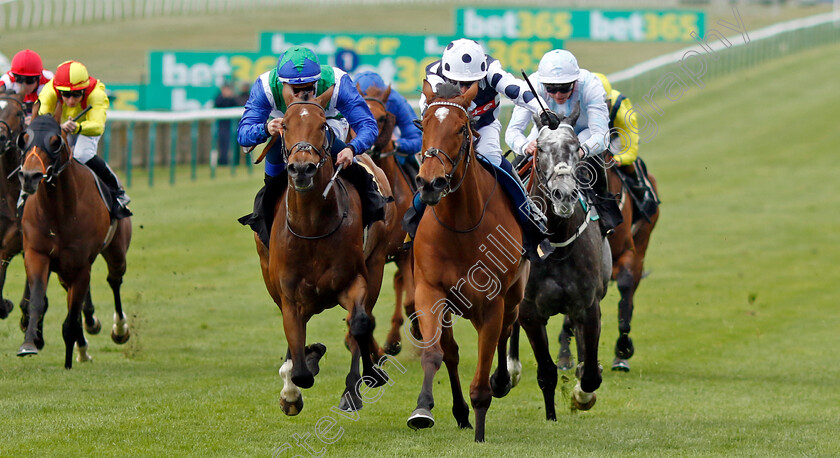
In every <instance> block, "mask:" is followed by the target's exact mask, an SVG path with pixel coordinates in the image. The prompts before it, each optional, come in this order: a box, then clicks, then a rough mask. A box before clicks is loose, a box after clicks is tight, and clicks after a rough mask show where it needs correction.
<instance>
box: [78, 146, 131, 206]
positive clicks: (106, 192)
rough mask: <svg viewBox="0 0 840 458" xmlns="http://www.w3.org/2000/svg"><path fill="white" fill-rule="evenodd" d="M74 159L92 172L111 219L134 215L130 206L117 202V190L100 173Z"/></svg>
mask: <svg viewBox="0 0 840 458" xmlns="http://www.w3.org/2000/svg"><path fill="white" fill-rule="evenodd" d="M73 160H74V161H76V162H78V163H79V164H81V165H83V166H84V168H85V170H87V171H88V172H90V174H91V175H93V179H94V181H95V182H96V189H97V190H99V197H101V198H102V203H104V204H105V207H106V208H107V209H108V213H110V214H111V221H112V222H113V221H114V220H118V219H123V218H126V217H129V216H131V215H132V213H131V211H129V209H128V208H124V207H122V206H120V204H119V202H117V196H116V191H115V190H113V189H111V187H110V186H108V185H107V184H105V183H104V182H103V181H102V179H101V178H99V175H97V174H96V172H94V171H93V170H91V169H90V167H88V166H86V165H84V164H82V163H81V162H79V161H78V160H76V158H73Z"/></svg>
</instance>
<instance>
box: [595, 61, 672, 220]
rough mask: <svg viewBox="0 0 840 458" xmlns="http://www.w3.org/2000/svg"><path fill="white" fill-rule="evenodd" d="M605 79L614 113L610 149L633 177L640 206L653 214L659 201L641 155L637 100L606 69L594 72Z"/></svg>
mask: <svg viewBox="0 0 840 458" xmlns="http://www.w3.org/2000/svg"><path fill="white" fill-rule="evenodd" d="M593 75H595V76H597V77H598V79H600V80H601V84H603V85H604V91H605V92H606V93H607V98H606V102H607V110H609V113H610V139H609V144H608V145H607V150H608V151H609V152H610V154H612V157H613V160H614V161H615V162H616V165H618V167H619V169H620V170H621V171H622V172H623V173H624V174H625V175H626V176H627V178H629V180H627V187H628V188H630V192H632V193H633V195H634V197H635V198H636V199H635V200H636V202H637V204H638V206H639V207H640V208H639V210H641V211H642V213H644V214H645V215H648V216H650V215H653V214H654V213H655V212H656V207H657V206H658V205H659V201H658V198H657V196H656V195H655V193H654V192H653V190H652V189H650V187H649V186H648V184H647V180H645V179H644V177H643V175H644V173H643V172H642V169H641V167H643V164H640V162H641V160H642V159H641V158H640V157H639V125H638V124H637V122H636V111H635V110H633V103H632V102H631V101H630V99H629V98H627V97H625V96H624V94H622V93H621V92H619V91H617V90H615V89H613V88H612V84H610V81H609V80H608V79H607V76H606V75H604V74H603V73H593Z"/></svg>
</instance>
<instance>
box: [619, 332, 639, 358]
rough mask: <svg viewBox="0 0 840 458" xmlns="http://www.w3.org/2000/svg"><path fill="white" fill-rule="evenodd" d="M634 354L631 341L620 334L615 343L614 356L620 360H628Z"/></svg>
mask: <svg viewBox="0 0 840 458" xmlns="http://www.w3.org/2000/svg"><path fill="white" fill-rule="evenodd" d="M634 353H636V349H635V347H633V339H631V338H630V336H629V335H627V334H621V335H620V336H618V339H617V340H616V341H615V356H616V358H621V359H630V358H632V357H633V354H634Z"/></svg>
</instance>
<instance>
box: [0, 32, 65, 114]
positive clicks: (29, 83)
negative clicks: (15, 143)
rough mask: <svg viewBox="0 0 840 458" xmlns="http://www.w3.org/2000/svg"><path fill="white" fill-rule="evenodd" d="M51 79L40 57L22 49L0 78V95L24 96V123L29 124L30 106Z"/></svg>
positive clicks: (50, 74) (50, 73) (33, 52)
mask: <svg viewBox="0 0 840 458" xmlns="http://www.w3.org/2000/svg"><path fill="white" fill-rule="evenodd" d="M52 77H53V72H51V71H49V70H47V69H45V68H44V64H43V63H42V62H41V56H39V55H38V53H36V52H35V51H33V50H31V49H24V50H23V51H19V52H18V53H17V54H15V56H14V57H12V68H11V69H10V70H9V71H8V72H6V73H4V74H3V76H0V93H1V92H4V91H5V92H14V93H17V94H24V96H23V103H24V106H23V111H24V113H25V114H26V123H27V124H29V120H30V117H31V115H32V104H34V103H35V101H37V100H38V94H39V93H40V92H41V90H42V89H43V88H44V85H46V84H47V81H49V80H51V79H52Z"/></svg>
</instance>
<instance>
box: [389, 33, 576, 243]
mask: <svg viewBox="0 0 840 458" xmlns="http://www.w3.org/2000/svg"><path fill="white" fill-rule="evenodd" d="M426 80H427V81H428V82H429V84H430V85H431V86H432V88H437V86H438V85H439V84H442V83H450V84H454V85H456V86H458V87H459V88H460V90H461V94H463V93H465V92H466V91H467V89H469V88H470V87H471V86H472V85H473V84H474V83H475V84H478V94H477V95H476V96H475V99H473V101H472V103H471V105H470V107H469V112H470V115H471V117H472V118H473V123H474V126H475V129H476V131H477V133H478V135H479V138H478V140H477V142H476V143H475V152H476V155H477V157H478V159H479V160H480V161H482V162H484V163H485V164H489V165H491V166H492V167H495V168H496V169H498V170H499V171H500V172H502V173H498V174H497V177H498V180H499V183H500V184H501V186H502V188H504V189H505V191H507V193H508V194H509V195H510V197H511V200H512V201H513V202H514V204H515V205H516V207H517V210H518V211H517V212H516V214H517V218H518V220H519V222H520V224H521V226H522V229H523V234H524V238H525V240H524V244H525V250H526V252H527V254H528V257H529V258H531V259H535V258H539V257H540V255H538V254H537V246H540V247H541V248H542V251H543V255H542V257H545V256H547V255H548V254H549V253H550V252H551V250H552V249H551V247H550V245H549V244H548V243H543V244H542V245H540V242H542V241H543V240H544V239H545V237H546V235H547V234H546V228H545V224H546V217H545V215H544V214H543V213H542V211H540V209H539V208H538V207H537V206H536V205H534V204H533V202H532V201H531V199H530V198H529V197H528V195H527V193H526V192H525V189H524V188H523V187H522V184H521V182H520V181H519V179H518V177H517V175H516V173H515V172H514V171H513V168H512V167H511V165H510V162H508V161H507V160H506V159H505V158H504V157H503V156H502V148H501V146H500V143H499V133H500V131H501V129H502V125H501V123H500V122H499V119H498V117H499V111H500V106H501V99H500V95H502V94H503V95H504V96H505V97H507V98H509V99H510V100H512V101H513V103H514V104H516V106H517V107H521V108H522V109H524V110H528V111H529V112H530V113H533V114H534V115H537V116H540V119H542V120H543V122H544V124H546V125H549V126H552V127H553V128H557V126H558V125H559V124H560V119H559V118H558V117H557V115H556V114H554V113H552V112H550V111H547V110H546V111H543V109H542V107H541V105H540V102H542V106H546V105H545V102H544V101H541V100H539V96H538V95H536V94H534V93H533V92H532V91H531V89H530V88H528V86H527V84H526V83H525V82H524V81H522V80H519V79H517V78H515V77H514V76H513V75H511V74H510V73H508V72H507V71H505V70H504V69H503V68H502V65H501V63H499V61H497V60H496V59H494V58H492V57H491V56H489V55H487V54H485V53H484V48H482V47H481V45H480V44H478V43H477V42H476V41H473V40H469V39H464V38H462V39H459V40H455V41H453V42H451V43H449V45H447V47H446V49H445V50H444V51H443V56H441V59H440V60H438V61H435V62H432V63H431V64H429V65H428V66H427V67H426ZM420 109H421V111H425V110H426V98H425V96H423V95H421V96H420ZM424 207H425V206H424V204H423V203H422V202H420V199H419V195H415V198H414V205H413V206H412V208H409V210H408V212H407V213H406V216H405V218H404V219H403V228H404V229H406V232H408V233H409V235H410V236H412V237H413V235H414V233H415V232H416V230H417V225H418V224H419V222H420V218H421V217H422V214H423V210H424Z"/></svg>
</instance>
